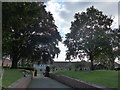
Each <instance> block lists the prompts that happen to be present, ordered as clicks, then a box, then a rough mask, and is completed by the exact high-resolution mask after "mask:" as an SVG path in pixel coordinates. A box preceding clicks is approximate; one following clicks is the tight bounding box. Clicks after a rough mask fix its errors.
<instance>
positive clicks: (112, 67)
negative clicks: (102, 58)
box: [110, 58, 115, 70]
mask: <svg viewBox="0 0 120 90" xmlns="http://www.w3.org/2000/svg"><path fill="white" fill-rule="evenodd" d="M114 60H115V59H114V58H111V60H110V62H111V70H114V68H115V63H114Z"/></svg>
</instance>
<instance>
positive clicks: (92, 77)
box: [54, 70, 120, 88]
mask: <svg viewBox="0 0 120 90" xmlns="http://www.w3.org/2000/svg"><path fill="white" fill-rule="evenodd" d="M119 72H120V71H119ZM54 73H55V74H63V75H67V76H70V77H73V78H76V79H80V80H84V81H87V82H93V83H96V84H100V85H104V86H107V87H111V88H118V71H114V70H95V71H62V70H61V71H55V72H54ZM119 78H120V77H119Z"/></svg>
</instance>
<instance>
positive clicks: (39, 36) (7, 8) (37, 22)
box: [2, 2, 61, 68]
mask: <svg viewBox="0 0 120 90" xmlns="http://www.w3.org/2000/svg"><path fill="white" fill-rule="evenodd" d="M2 11H3V54H4V55H5V54H10V56H11V59H12V68H16V67H17V63H18V61H19V60H21V59H23V58H24V59H31V58H32V59H35V60H36V59H38V58H40V56H41V55H43V54H40V53H41V52H46V50H45V51H43V50H42V51H41V49H40V46H42V47H41V48H44V47H45V46H49V45H50V46H51V47H53V48H52V50H56V49H58V50H59V48H57V45H58V42H59V41H61V37H60V35H59V32H58V31H57V26H56V25H55V24H54V19H53V17H52V14H51V13H50V12H47V11H46V10H45V5H44V3H36V2H31V3H28V2H26V3H25V2H24V3H19V2H16V3H3V9H2ZM50 46H49V48H50ZM52 50H49V49H48V47H47V53H48V52H49V55H51V52H52ZM58 53H59V52H55V53H54V54H58ZM52 55H53V54H52ZM52 55H51V56H52ZM38 56H39V57H38ZM44 56H45V55H44ZM51 56H50V57H51Z"/></svg>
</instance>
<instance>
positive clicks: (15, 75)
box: [2, 68, 24, 87]
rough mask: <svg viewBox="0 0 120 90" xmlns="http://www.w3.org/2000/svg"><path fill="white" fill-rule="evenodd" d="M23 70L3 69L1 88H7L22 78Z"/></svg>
mask: <svg viewBox="0 0 120 90" xmlns="http://www.w3.org/2000/svg"><path fill="white" fill-rule="evenodd" d="M23 71H24V70H21V69H9V68H5V69H4V74H3V78H2V86H3V87H8V86H9V85H11V84H12V83H14V82H15V81H17V80H18V79H20V78H21V77H23V73H22V72H23Z"/></svg>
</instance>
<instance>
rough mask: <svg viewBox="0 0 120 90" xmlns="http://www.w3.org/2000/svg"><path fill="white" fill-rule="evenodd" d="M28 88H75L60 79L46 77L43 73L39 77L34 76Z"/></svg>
mask: <svg viewBox="0 0 120 90" xmlns="http://www.w3.org/2000/svg"><path fill="white" fill-rule="evenodd" d="M28 88H66V89H69V90H74V89H72V88H71V87H69V86H66V85H64V84H62V83H60V82H58V81H55V80H53V79H50V78H48V77H44V76H43V75H42V74H38V75H37V77H34V78H33V80H32V82H31V83H30V85H29V86H28Z"/></svg>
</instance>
